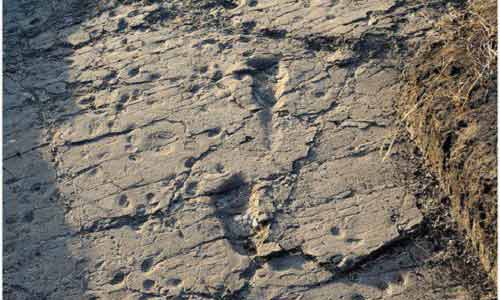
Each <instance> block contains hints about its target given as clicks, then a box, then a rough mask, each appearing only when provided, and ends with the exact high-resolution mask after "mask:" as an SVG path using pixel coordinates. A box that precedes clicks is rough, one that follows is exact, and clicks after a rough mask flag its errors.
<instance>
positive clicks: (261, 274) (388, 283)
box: [4, 0, 472, 299]
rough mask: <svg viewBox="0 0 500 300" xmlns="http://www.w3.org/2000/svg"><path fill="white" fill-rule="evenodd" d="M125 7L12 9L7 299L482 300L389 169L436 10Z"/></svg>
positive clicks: (319, 5)
mask: <svg viewBox="0 0 500 300" xmlns="http://www.w3.org/2000/svg"><path fill="white" fill-rule="evenodd" d="M118 2H120V3H114V2H109V3H104V2H103V1H100V2H98V3H94V2H92V1H76V0H75V1H65V2H60V3H55V2H51V1H7V3H6V4H5V8H6V12H5V29H4V34H5V49H6V51H5V53H6V56H5V61H4V69H5V74H4V76H5V77H4V88H5V90H4V120H5V124H4V170H5V173H4V174H5V176H4V211H5V218H4V220H5V221H4V222H5V223H4V228H5V230H4V243H5V252H4V262H5V265H4V270H5V271H4V280H5V286H4V291H5V296H6V298H7V299H169V298H176V299H221V298H224V299H445V298H453V299H471V298H472V295H469V294H468V293H467V291H466V290H465V289H464V287H462V286H460V285H458V284H457V283H456V282H454V281H453V280H452V279H450V278H448V277H446V278H445V277H444V276H443V278H441V277H442V276H440V274H444V273H446V272H445V270H444V269H443V267H440V266H434V265H432V264H428V263H427V262H428V261H429V259H431V258H433V257H435V256H436V255H438V253H437V252H433V250H432V249H431V247H429V246H428V245H426V244H425V243H423V242H421V241H420V240H419V239H417V238H415V237H416V234H415V232H416V229H417V228H418V226H419V225H420V223H421V222H422V215H421V213H420V211H419V210H418V208H417V207H416V198H415V197H416V195H418V193H419V189H420V185H419V181H418V178H414V177H412V176H408V174H407V172H403V170H412V169H413V168H415V166H414V165H413V164H412V163H411V162H410V161H408V160H406V159H405V158H404V156H403V155H402V154H401V152H400V151H402V149H403V148H399V147H396V148H395V150H396V151H395V153H394V154H393V155H391V156H390V157H389V159H388V160H385V161H383V160H382V157H383V156H384V155H383V154H384V153H385V151H384V150H382V151H381V149H384V144H385V143H386V142H387V139H386V137H387V135H388V134H390V133H391V132H392V129H393V125H392V124H393V123H394V118H395V114H394V112H395V111H394V109H393V104H394V103H393V102H394V98H395V97H397V96H398V93H399V82H398V78H399V71H398V59H399V58H400V56H401V53H400V51H399V50H400V49H401V47H404V43H405V41H406V40H408V39H418V38H419V36H421V35H422V33H423V32H424V31H425V30H426V29H428V28H427V25H426V24H427V23H426V22H425V18H424V16H425V15H427V14H429V13H431V14H432V13H433V11H432V9H431V8H429V7H424V6H423V5H420V4H418V3H413V2H411V1H410V2H401V1H390V0H374V1H363V2H358V1H282V0H276V1H252V0H247V1H241V2H233V1H216V0H210V1H209V0H205V1H172V2H165V3H163V2H157V1H144V2H142V1H118ZM408 173H410V174H411V172H408ZM422 243H423V244H422Z"/></svg>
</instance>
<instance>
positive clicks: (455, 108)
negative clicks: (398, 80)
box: [399, 0, 497, 280]
mask: <svg viewBox="0 0 500 300" xmlns="http://www.w3.org/2000/svg"><path fill="white" fill-rule="evenodd" d="M496 13H497V3H496V1H493V0H477V1H473V0H470V1H468V2H466V3H462V4H457V5H456V6H450V7H449V9H448V12H447V13H446V14H445V15H444V16H443V17H441V18H440V19H439V20H438V21H437V22H436V24H435V25H436V26H435V28H436V29H435V30H433V32H432V33H430V34H429V36H428V38H427V39H426V40H425V42H423V43H422V44H419V45H413V46H412V47H415V48H414V49H418V51H417V52H416V53H415V55H414V56H413V57H414V58H413V59H412V61H411V62H410V64H409V65H408V67H407V68H406V69H405V72H404V79H405V83H406V84H405V87H404V89H403V91H404V93H403V97H401V100H400V103H399V109H400V113H401V116H402V119H403V121H404V123H405V125H406V126H407V128H408V129H409V132H410V134H411V135H412V138H413V139H414V140H415V141H416V143H417V145H418V146H419V148H420V149H421V151H422V153H423V154H424V156H425V158H426V161H427V162H428V164H429V166H430V168H431V169H432V170H433V171H434V172H435V174H436V175H437V177H438V179H439V181H440V183H441V186H442V188H443V189H444V190H445V191H446V192H447V194H448V195H449V196H450V200H451V201H450V206H451V212H452V215H453V216H454V218H455V219H456V220H457V222H458V224H459V225H460V228H461V230H463V232H464V233H465V235H466V236H467V237H468V238H470V241H471V242H470V244H471V245H472V248H474V250H475V251H476V253H477V254H478V255H479V259H480V261H481V264H482V265H483V266H484V269H485V271H486V272H487V273H488V274H489V277H490V278H491V279H492V280H496V249H497V238H496V236H497V231H496V230H497V229H496V220H497V204H496V191H497V188H496V185H497V170H496V166H497V160H496V141H497V126H496V118H497V111H496V110H497V108H496V107H497V106H496V105H497V100H496V99H497V98H496V97H497V84H496V80H497V15H496Z"/></svg>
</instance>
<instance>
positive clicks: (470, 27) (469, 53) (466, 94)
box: [403, 0, 497, 120]
mask: <svg viewBox="0 0 500 300" xmlns="http://www.w3.org/2000/svg"><path fill="white" fill-rule="evenodd" d="M496 11H497V8H496V1H492V0H469V1H468V2H467V4H466V7H465V9H464V8H451V9H450V11H449V13H448V14H446V15H445V16H443V17H442V18H441V20H439V21H438V22H437V23H436V26H437V34H438V35H439V37H438V38H437V39H436V40H435V41H433V42H432V43H424V44H422V45H421V47H420V48H419V51H417V53H416V55H415V56H416V57H417V58H420V57H421V58H424V59H425V61H426V64H428V65H427V66H425V65H424V66H421V67H422V68H426V69H427V70H429V74H424V76H420V77H418V78H415V77H412V75H413V74H408V69H406V70H405V73H404V76H405V78H406V80H407V81H409V82H410V83H412V86H413V89H412V90H411V91H409V93H408V95H409V96H410V97H413V98H414V100H413V101H411V100H410V101H409V102H411V103H414V106H413V107H412V108H410V109H409V110H408V111H407V112H406V114H405V115H404V116H403V120H404V119H406V118H407V117H408V116H409V115H410V114H412V113H413V112H414V111H415V110H417V109H418V107H419V106H420V105H421V103H423V102H426V101H431V102H432V101H433V100H434V98H441V97H446V98H448V99H451V100H452V101H453V104H454V105H455V108H456V109H460V110H462V109H464V106H465V105H467V103H468V101H469V99H470V98H471V93H472V92H473V91H475V90H481V92H482V93H488V89H489V86H490V85H491V82H492V81H494V80H495V78H496V64H497V52H496V49H497V16H496ZM427 58H429V59H427ZM435 58H441V59H440V60H439V61H436V59H435ZM423 91H424V92H423Z"/></svg>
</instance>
